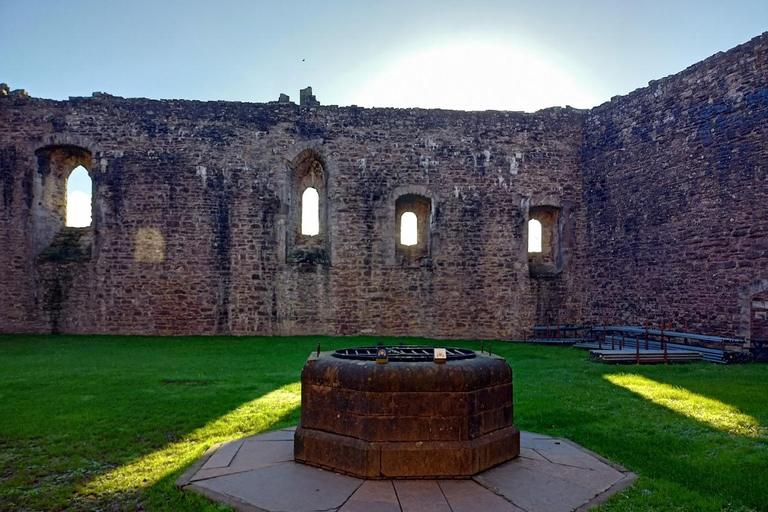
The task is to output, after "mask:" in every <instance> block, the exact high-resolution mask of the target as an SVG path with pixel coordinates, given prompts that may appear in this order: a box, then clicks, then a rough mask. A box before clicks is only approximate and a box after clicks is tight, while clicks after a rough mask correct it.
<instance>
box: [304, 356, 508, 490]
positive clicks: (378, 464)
mask: <svg viewBox="0 0 768 512" xmlns="http://www.w3.org/2000/svg"><path fill="white" fill-rule="evenodd" d="M379 348H381V347H358V348H352V349H342V350H338V351H336V352H321V353H320V354H319V355H315V354H312V355H311V356H310V357H309V359H307V363H306V364H305V365H304V369H303V370H302V372H301V422H300V423H299V426H298V428H297V429H296V435H295V442H294V459H295V460H296V461H298V462H303V463H306V464H311V465H314V466H320V467H325V468H329V469H332V470H335V471H339V472H343V473H348V474H352V475H355V476H359V477H363V478H408V477H420V478H424V477H469V476H471V475H474V474H475V473H479V472H480V471H484V470H486V469H488V468H490V467H493V466H496V465H498V464H501V463H502V462H506V461H508V460H510V459H512V458H514V457H517V456H518V455H519V453H520V432H519V431H518V430H517V428H515V426H514V423H513V413H512V369H511V368H510V367H509V364H507V362H506V360H504V359H503V358H501V357H499V356H491V355H488V354H480V353H477V352H474V351H471V350H467V349H456V348H449V349H447V361H446V362H445V363H444V364H436V363H435V362H434V361H433V349H432V348H431V347H411V346H406V347H403V346H398V347H390V348H389V362H388V363H386V364H379V363H377V362H376V353H377V349H379Z"/></svg>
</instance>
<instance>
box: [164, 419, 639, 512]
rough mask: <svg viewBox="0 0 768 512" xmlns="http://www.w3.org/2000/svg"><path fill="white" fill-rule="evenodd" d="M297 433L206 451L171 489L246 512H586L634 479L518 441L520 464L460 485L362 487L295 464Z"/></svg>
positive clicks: (565, 445) (553, 444) (571, 450)
mask: <svg viewBox="0 0 768 512" xmlns="http://www.w3.org/2000/svg"><path fill="white" fill-rule="evenodd" d="M294 430H295V428H288V429H282V430H276V431H273V432H267V433H265V434H260V435H257V436H251V437H247V438H244V439H238V440H234V441H229V442H226V443H221V444H219V445H216V446H213V447H211V449H209V450H208V451H207V452H206V453H205V455H203V457H201V459H200V460H198V461H197V462H196V463H195V464H193V465H192V467H190V468H189V470H187V472H186V473H184V475H182V476H181V477H180V478H179V480H178V481H177V482H176V485H177V486H179V487H181V488H182V489H186V490H191V491H194V492H198V493H201V494H204V495H206V496H208V497H209V498H210V499H212V500H214V501H218V502H222V503H225V504H227V505H229V506H231V507H233V508H235V509H237V510H241V511H244V512H278V511H280V512H317V511H323V512H411V511H414V512H443V511H445V512H471V511H475V510H482V511H484V512H568V511H574V510H577V511H583V510H587V509H589V508H592V507H594V506H597V505H599V504H600V503H602V502H604V501H606V500H607V499H608V498H610V497H611V496H612V495H614V494H616V493H617V492H619V491H621V490H622V489H624V488H626V487H628V486H629V485H631V484H632V483H633V482H634V480H635V478H636V476H635V475H634V474H633V473H630V472H629V471H627V470H626V469H624V468H622V467H621V466H618V465H616V464H613V463H612V462H610V461H608V460H606V459H604V458H603V457H600V456H599V455H597V454H595V453H592V452H590V451H589V450H585V449H584V448H582V447H580V446H578V445H577V444H575V443H573V442H571V441H569V440H567V439H558V438H554V437H549V436H544V435H541V434H535V433H531V432H521V433H520V434H521V435H520V444H521V449H520V457H518V458H516V459H514V460H511V461H509V462H507V463H504V464H501V465H500V466H497V467H495V468H492V469H489V470H488V471H484V472H482V473H480V474H478V475H475V476H474V477H473V478H472V479H465V480H434V479H425V480H361V479H359V478H353V477H351V476H347V475H341V474H338V473H334V472H332V471H326V470H322V469H319V468H315V467H311V466H305V465H303V464H298V463H296V462H294V461H293V434H294Z"/></svg>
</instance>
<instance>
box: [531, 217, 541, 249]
mask: <svg viewBox="0 0 768 512" xmlns="http://www.w3.org/2000/svg"><path fill="white" fill-rule="evenodd" d="M528 252H541V222H539V221H538V220H536V219H531V220H529V221H528Z"/></svg>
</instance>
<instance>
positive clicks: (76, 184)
mask: <svg viewBox="0 0 768 512" xmlns="http://www.w3.org/2000/svg"><path fill="white" fill-rule="evenodd" d="M66 225H67V226H68V227H73V228H84V227H88V226H90V225H91V178H90V176H89V175H88V171H86V170H85V167H83V166H81V165H79V166H77V167H76V168H75V169H74V170H73V171H72V173H71V174H70V175H69V178H68V179H67V222H66Z"/></svg>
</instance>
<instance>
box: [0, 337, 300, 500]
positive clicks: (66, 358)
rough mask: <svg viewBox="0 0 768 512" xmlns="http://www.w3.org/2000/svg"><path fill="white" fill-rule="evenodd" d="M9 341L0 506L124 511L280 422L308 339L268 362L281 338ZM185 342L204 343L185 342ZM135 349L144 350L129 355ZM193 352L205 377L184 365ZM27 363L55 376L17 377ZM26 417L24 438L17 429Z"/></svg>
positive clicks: (292, 404)
mask: <svg viewBox="0 0 768 512" xmlns="http://www.w3.org/2000/svg"><path fill="white" fill-rule="evenodd" d="M19 338H21V339H19V340H17V341H19V342H21V343H24V344H25V346H24V347H13V346H11V347H9V342H10V344H11V345H13V341H14V340H12V339H11V340H9V339H8V337H3V339H2V340H0V342H2V348H3V349H7V348H10V349H11V351H12V352H13V351H15V352H17V354H16V355H17V357H18V359H17V362H18V366H19V367H20V368H19V373H17V374H15V375H12V376H11V378H10V379H9V381H11V382H9V383H8V384H10V385H9V386H3V388H4V389H3V393H4V398H5V399H7V398H9V397H10V398H11V399H12V400H10V401H9V400H5V399H4V400H3V403H0V407H2V408H6V411H5V413H3V412H2V410H0V416H4V417H6V418H8V417H10V416H14V415H15V416H21V417H20V418H19V419H18V421H17V422H13V421H9V422H8V424H6V425H4V421H3V420H0V432H2V433H0V459H5V460H6V461H9V462H10V464H9V465H7V466H6V465H5V464H3V466H5V468H4V469H3V476H4V477H5V478H4V480H5V483H4V484H0V510H14V509H20V508H24V507H29V508H44V509H48V510H58V509H64V508H67V509H72V510H79V509H84V510H87V509H92V508H96V507H97V504H103V503H110V504H113V505H117V508H123V507H126V508H134V507H135V504H134V505H131V504H130V501H131V500H132V499H134V498H135V497H136V496H137V495H141V494H143V493H145V491H146V490H147V489H149V488H151V487H152V486H154V485H156V484H157V482H160V481H162V480H163V479H164V478H167V477H168V476H169V475H172V474H173V473H174V472H181V471H182V470H183V469H184V467H185V466H187V465H188V464H190V463H191V462H192V461H193V460H194V459H195V458H196V457H197V456H199V455H200V454H201V453H202V452H203V451H204V450H205V448H207V446H209V445H210V444H213V443H215V442H218V441H222V440H224V439H225V438H232V437H238V436H242V435H249V434H253V433H256V432H259V431H262V430H267V429H270V428H274V427H277V426H279V425H280V422H281V421H284V420H285V418H288V417H290V416H291V414H293V413H294V412H295V411H296V410H297V408H298V405H299V401H298V396H299V395H298V391H299V386H298V383H297V382H296V381H297V379H298V375H299V371H300V368H301V363H302V362H303V359H304V358H305V357H306V355H307V354H308V353H309V352H310V350H311V349H310V348H309V347H310V346H312V345H314V339H312V338H307V339H306V340H292V341H293V342H294V343H296V344H297V345H304V344H306V345H307V350H306V351H305V352H304V351H296V347H295V346H293V347H291V350H288V351H287V352H289V354H288V357H277V355H278V354H277V352H279V349H280V348H284V346H285V345H286V341H285V340H278V341H277V343H275V340H268V341H267V340H259V339H252V340H243V339H233V338H228V339H215V338H205V339H202V340H201V339H200V338H196V339H184V340H182V339H174V340H170V341H169V340H167V339H162V338H161V339H157V338H144V339H141V338H140V339H139V341H137V339H136V338H133V337H131V338H127V337H126V338H124V337H64V336H61V337H33V339H30V337H19ZM195 342H197V344H200V343H204V344H205V345H206V346H205V347H203V348H202V349H201V347H195V346H186V345H184V344H188V343H192V344H193V345H194V344H195ZM288 343H290V342H288ZM34 344H38V346H31V345H34ZM152 345H156V347H152ZM148 347H149V349H150V350H147V348H148ZM158 347H159V348H158ZM154 349H158V350H159V354H158V350H154ZM179 349H181V350H179ZM71 351H74V352H75V354H69V352H71ZM142 351H144V352H148V353H149V354H146V353H145V354H139V355H137V352H142ZM222 351H224V354H223V355H222ZM230 351H231V352H233V353H234V354H229V355H228V354H227V353H226V352H230ZM180 352H181V353H180ZM185 352H186V353H185ZM189 352H191V354H190V353H189ZM200 352H202V353H203V354H205V355H206V357H207V359H208V361H207V363H208V364H209V365H210V366H211V367H212V368H210V370H208V371H201V368H200V365H199V361H193V360H194V359H196V357H195V356H196V355H197V353H200ZM302 352H303V354H302ZM299 354H300V355H299ZM158 355H160V356H166V359H165V360H163V357H158ZM297 355H298V357H295V356H297ZM284 356H285V354H284ZM25 357H27V358H29V361H26V362H27V363H30V364H29V365H30V366H33V365H41V366H42V367H47V368H50V367H51V366H53V365H52V364H51V358H53V359H55V360H56V362H55V366H56V371H55V372H53V373H52V374H49V375H48V376H47V377H42V376H40V375H36V374H35V372H34V371H32V372H31V373H30V372H26V371H25V368H24V366H25V364H24V363H25V361H24V358H25ZM167 357H170V358H171V359H173V360H171V361H169V360H168V359H167ZM237 358H246V359H247V360H246V362H245V363H243V361H242V360H240V361H239V362H238V361H237ZM110 359H112V361H110ZM130 360H135V362H134V363H126V361H130ZM186 363H189V364H186ZM286 366H289V368H288V369H286V368H285V367H286ZM94 367H98V368H99V371H93V369H94ZM2 380H5V379H2V378H0V381H2ZM291 383H292V384H291ZM286 384H287V387H286ZM122 388H127V390H123V391H124V392H123V393H120V392H118V390H120V389H122ZM115 395H117V396H115ZM31 396H36V397H37V400H36V401H35V400H31V401H30V400H29V397H31ZM137 397H138V398H137ZM13 398H16V400H13ZM11 402H13V404H11ZM30 404H31V405H30ZM9 406H10V407H9ZM24 409H26V416H27V417H26V418H24V415H25V410H24ZM33 409H37V410H36V411H33ZM6 413H7V414H6ZM14 413H19V414H14ZM46 418H49V420H48V421H49V422H48V423H46V422H45V419H46ZM67 418H69V419H67ZM24 420H30V421H31V423H32V425H33V426H34V427H35V428H34V429H33V430H35V431H34V432H25V431H24V428H23V425H20V424H19V423H23V422H24ZM3 427H6V428H3ZM89 427H90V428H89ZM3 431H5V432H3ZM25 434H29V435H25ZM75 452H78V453H75ZM34 467H37V470H36V472H37V474H35V471H33V470H31V468H34ZM14 485H16V486H17V487H16V488H14ZM75 486H77V489H78V492H76V494H75V496H74V498H72V492H73V488H74V487H75ZM3 487H5V489H3Z"/></svg>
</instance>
